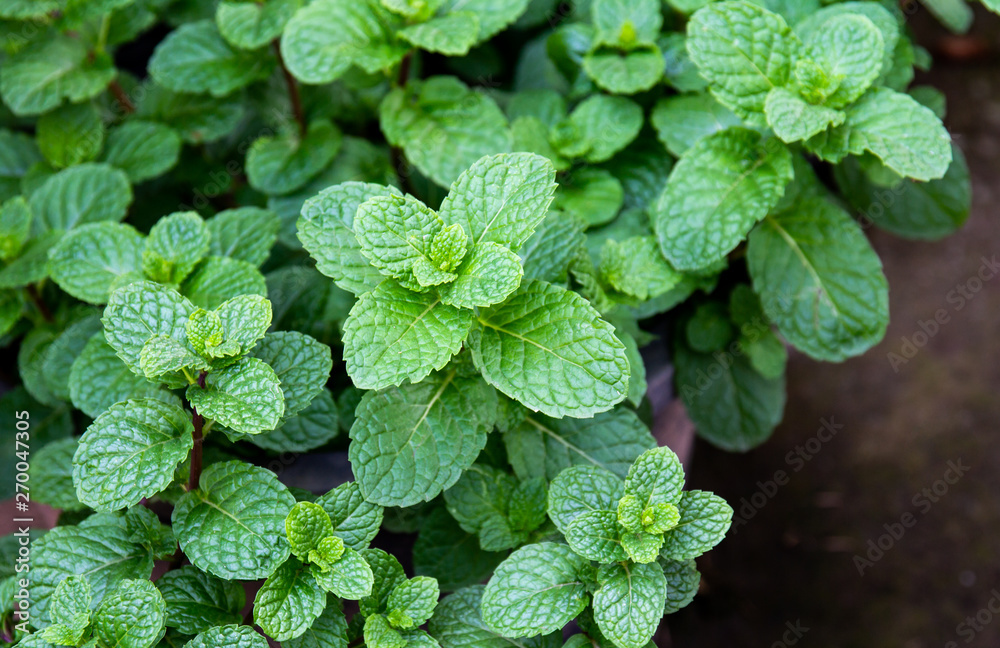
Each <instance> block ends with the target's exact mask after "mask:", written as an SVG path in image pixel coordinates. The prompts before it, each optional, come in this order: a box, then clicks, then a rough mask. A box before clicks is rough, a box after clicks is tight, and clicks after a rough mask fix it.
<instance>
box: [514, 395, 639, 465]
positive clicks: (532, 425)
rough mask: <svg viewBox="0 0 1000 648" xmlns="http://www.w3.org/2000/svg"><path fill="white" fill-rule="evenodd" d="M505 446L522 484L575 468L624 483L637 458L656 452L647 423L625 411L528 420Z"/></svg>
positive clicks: (616, 410) (530, 418)
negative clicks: (595, 470) (603, 473)
mask: <svg viewBox="0 0 1000 648" xmlns="http://www.w3.org/2000/svg"><path fill="white" fill-rule="evenodd" d="M504 444H505V446H506V449H507V455H508V457H509V459H510V463H511V465H512V466H513V467H514V472H515V473H517V475H518V476H519V477H521V478H522V479H527V478H529V477H546V478H547V479H555V478H556V476H557V475H558V474H560V472H561V471H562V470H564V469H566V468H569V467H570V466H576V465H585V466H597V467H599V468H604V469H605V470H608V471H610V472H611V473H613V474H615V475H618V476H619V477H621V478H624V477H625V475H626V474H627V473H628V471H629V468H630V467H631V466H632V462H633V461H634V460H635V458H636V457H638V456H639V455H640V454H642V453H643V452H644V451H646V450H648V449H650V448H655V447H656V441H655V440H654V439H653V435H651V434H650V433H649V429H648V428H647V427H646V425H645V423H643V422H642V421H641V420H640V419H639V417H638V416H636V414H635V413H634V412H633V411H631V410H629V409H623V408H617V409H613V410H611V411H610V412H603V413H601V414H598V415H597V416H595V417H593V418H591V419H573V418H564V419H549V418H546V417H544V416H537V415H532V416H528V417H526V418H525V420H524V423H522V424H521V425H518V426H517V427H515V428H514V429H512V430H510V431H508V432H507V433H505V434H504Z"/></svg>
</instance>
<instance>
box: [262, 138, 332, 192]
mask: <svg viewBox="0 0 1000 648" xmlns="http://www.w3.org/2000/svg"><path fill="white" fill-rule="evenodd" d="M342 141H343V139H342V136H341V133H340V129H338V128H337V127H336V126H334V125H333V124H332V123H331V122H329V121H323V120H317V121H314V122H312V123H311V124H309V128H308V130H307V131H306V132H305V133H300V132H298V131H294V132H291V133H287V134H284V135H278V136H273V137H270V136H265V137H260V138H257V139H256V140H254V143H253V144H252V145H251V146H250V150H249V151H248V152H247V166H246V173H247V181H248V182H249V183H250V186H251V187H253V188H254V189H256V190H257V191H260V192H261V193H266V194H286V193H289V192H292V191H295V190H296V189H299V188H301V187H302V186H303V185H304V184H306V183H307V182H309V180H310V179H311V178H312V177H313V176H315V175H316V174H317V173H319V172H320V171H322V170H323V169H324V168H325V167H326V166H327V165H328V164H329V163H330V160H332V159H333V157H334V156H335V155H336V154H337V151H338V150H340V145H341V143H342Z"/></svg>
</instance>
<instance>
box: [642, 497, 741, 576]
mask: <svg viewBox="0 0 1000 648" xmlns="http://www.w3.org/2000/svg"><path fill="white" fill-rule="evenodd" d="M678 508H679V509H680V512H681V520H680V522H678V524H677V526H676V527H674V528H673V529H671V530H670V531H667V533H666V534H665V535H664V538H665V540H666V542H665V543H664V545H663V549H662V551H661V552H660V555H662V556H663V557H664V558H666V559H668V560H689V559H691V558H697V557H698V556H700V555H701V554H703V553H705V552H706V551H708V550H709V549H711V548H712V547H714V546H715V545H717V544H719V543H720V542H722V539H723V538H724V537H725V536H726V531H728V530H729V525H730V524H731V523H732V519H733V509H732V508H730V506H729V505H728V504H726V501H725V500H723V499H722V498H721V497H719V496H718V495H715V494H714V493H708V492H706V491H686V492H685V493H684V494H683V495H681V499H680V503H679V505H678Z"/></svg>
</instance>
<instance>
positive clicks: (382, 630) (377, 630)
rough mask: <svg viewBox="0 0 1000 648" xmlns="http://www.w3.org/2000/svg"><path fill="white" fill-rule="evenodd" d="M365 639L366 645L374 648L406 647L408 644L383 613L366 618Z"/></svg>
mask: <svg viewBox="0 0 1000 648" xmlns="http://www.w3.org/2000/svg"><path fill="white" fill-rule="evenodd" d="M364 639H365V645H366V646H372V648H404V647H405V646H406V645H407V641H406V639H403V637H402V635H400V634H399V631H397V630H396V629H395V628H393V627H392V626H391V625H389V621H388V620H386V618H385V617H384V616H382V615H381V614H373V615H372V616H370V617H368V618H366V619H365V629H364Z"/></svg>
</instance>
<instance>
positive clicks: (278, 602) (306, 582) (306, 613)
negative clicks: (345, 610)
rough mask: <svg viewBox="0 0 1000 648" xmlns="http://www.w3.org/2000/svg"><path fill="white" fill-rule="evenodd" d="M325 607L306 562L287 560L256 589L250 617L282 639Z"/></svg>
mask: <svg viewBox="0 0 1000 648" xmlns="http://www.w3.org/2000/svg"><path fill="white" fill-rule="evenodd" d="M293 510H294V509H293ZM324 515H326V514H325V513H324ZM325 607H326V592H324V591H323V590H322V589H320V588H319V587H318V586H317V585H316V581H315V580H314V579H313V577H312V576H311V575H310V573H309V570H308V568H306V566H305V565H303V564H302V563H300V562H299V561H297V560H295V559H290V560H288V561H286V562H285V564H283V565H282V566H281V567H279V568H278V569H277V571H275V572H274V573H273V574H271V575H270V576H269V577H268V579H267V580H266V581H264V585H263V586H262V587H261V588H260V590H258V591H257V598H255V599H254V602H253V620H254V622H255V623H256V624H257V625H258V626H260V629H261V630H263V631H264V634H266V635H267V636H269V637H271V638H272V639H274V640H275V641H285V640H287V639H294V638H295V637H298V636H300V635H302V634H303V633H304V632H305V631H306V630H308V629H309V626H311V625H312V624H313V622H314V621H315V620H316V619H317V617H319V615H320V614H322V613H323V609H324V608H325Z"/></svg>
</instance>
